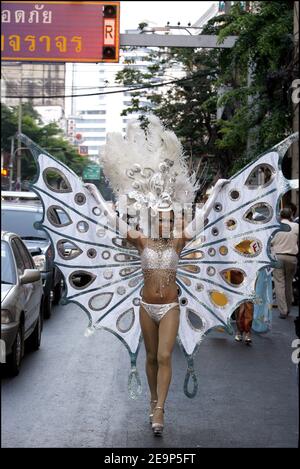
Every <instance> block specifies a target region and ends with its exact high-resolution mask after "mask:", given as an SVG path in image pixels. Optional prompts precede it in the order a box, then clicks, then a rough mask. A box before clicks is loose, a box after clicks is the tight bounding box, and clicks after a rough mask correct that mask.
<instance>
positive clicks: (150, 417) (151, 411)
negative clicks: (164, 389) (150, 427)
mask: <svg viewBox="0 0 300 469" xmlns="http://www.w3.org/2000/svg"><path fill="white" fill-rule="evenodd" d="M155 404H157V401H152V400H151V401H150V413H149V421H150V423H151V424H152V419H153V411H154V409H155V407H156V406H155Z"/></svg>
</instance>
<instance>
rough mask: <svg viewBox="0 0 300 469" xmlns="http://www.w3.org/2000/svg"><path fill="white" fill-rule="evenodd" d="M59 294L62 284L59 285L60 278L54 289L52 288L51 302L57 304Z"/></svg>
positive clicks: (59, 297)
mask: <svg viewBox="0 0 300 469" xmlns="http://www.w3.org/2000/svg"><path fill="white" fill-rule="evenodd" d="M61 294H62V285H61V280H59V282H58V283H57V284H56V285H55V287H54V290H53V304H54V305H58V303H59V300H60V299H61Z"/></svg>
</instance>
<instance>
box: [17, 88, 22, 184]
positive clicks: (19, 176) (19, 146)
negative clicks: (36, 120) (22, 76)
mask: <svg viewBox="0 0 300 469" xmlns="http://www.w3.org/2000/svg"><path fill="white" fill-rule="evenodd" d="M21 89H22V87H21ZM21 132H22V98H19V112H18V134H20V133H21ZM17 148H18V151H17V182H16V190H17V191H21V190H22V185H21V168H22V166H21V140H20V139H19V138H18V147H17Z"/></svg>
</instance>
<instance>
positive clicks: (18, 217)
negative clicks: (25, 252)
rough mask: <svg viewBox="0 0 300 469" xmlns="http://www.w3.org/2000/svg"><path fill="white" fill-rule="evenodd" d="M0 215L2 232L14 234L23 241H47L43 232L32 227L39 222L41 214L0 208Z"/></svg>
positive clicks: (33, 211) (34, 211)
mask: <svg viewBox="0 0 300 469" xmlns="http://www.w3.org/2000/svg"><path fill="white" fill-rule="evenodd" d="M1 215H2V230H3V231H10V232H12V233H16V234H18V235H19V236H20V237H21V238H23V239H47V235H46V233H45V232H44V231H41V230H37V229H36V228H34V226H33V224H34V223H35V222H36V221H40V220H41V218H42V214H41V212H39V211H36V210H32V211H31V210H30V211H29V210H22V209H18V208H16V209H12V208H9V209H8V208H5V207H2V210H1Z"/></svg>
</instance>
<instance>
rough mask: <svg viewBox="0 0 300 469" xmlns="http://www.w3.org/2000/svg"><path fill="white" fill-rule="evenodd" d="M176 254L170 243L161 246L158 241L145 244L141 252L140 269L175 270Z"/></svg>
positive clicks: (176, 263) (176, 264)
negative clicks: (148, 244)
mask: <svg viewBox="0 0 300 469" xmlns="http://www.w3.org/2000/svg"><path fill="white" fill-rule="evenodd" d="M178 259H179V257H178V254H177V252H176V251H175V249H174V247H173V246H172V245H170V244H169V245H166V246H162V244H161V243H160V242H157V243H155V244H152V245H151V246H146V247H145V248H144V250H143V251H142V253H141V265H142V270H146V269H168V270H174V271H176V270H177V266H178Z"/></svg>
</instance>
